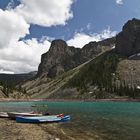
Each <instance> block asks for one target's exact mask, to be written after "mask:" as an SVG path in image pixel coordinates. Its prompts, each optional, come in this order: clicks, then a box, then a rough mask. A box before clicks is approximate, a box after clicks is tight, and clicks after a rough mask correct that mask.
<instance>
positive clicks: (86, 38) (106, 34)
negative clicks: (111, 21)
mask: <svg viewBox="0 0 140 140" xmlns="http://www.w3.org/2000/svg"><path fill="white" fill-rule="evenodd" d="M116 33H117V32H116V31H111V30H110V27H108V28H107V29H105V30H103V31H102V32H101V33H98V34H97V33H95V34H85V33H75V35H74V37H73V38H72V39H70V40H68V41H67V43H68V45H70V46H75V47H78V48H82V47H83V46H84V45H85V44H87V43H89V42H91V41H100V40H103V39H106V38H110V37H113V36H115V35H116Z"/></svg>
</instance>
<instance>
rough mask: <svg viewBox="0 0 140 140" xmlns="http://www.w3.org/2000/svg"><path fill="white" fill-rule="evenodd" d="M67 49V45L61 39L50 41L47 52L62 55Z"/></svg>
mask: <svg viewBox="0 0 140 140" xmlns="http://www.w3.org/2000/svg"><path fill="white" fill-rule="evenodd" d="M67 49H69V47H68V45H67V43H66V42H65V41H63V40H61V39H58V40H54V41H52V43H51V46H50V50H49V52H50V53H54V54H55V53H64V52H65V51H67Z"/></svg>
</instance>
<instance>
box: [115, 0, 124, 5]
mask: <svg viewBox="0 0 140 140" xmlns="http://www.w3.org/2000/svg"><path fill="white" fill-rule="evenodd" d="M116 3H117V4H119V5H123V4H124V0H116Z"/></svg>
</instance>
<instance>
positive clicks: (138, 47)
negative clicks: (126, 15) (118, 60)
mask: <svg viewBox="0 0 140 140" xmlns="http://www.w3.org/2000/svg"><path fill="white" fill-rule="evenodd" d="M115 51H116V53H119V54H121V55H124V56H127V57H129V56H131V55H134V54H137V53H140V20H137V19H132V20H129V21H128V22H127V23H126V24H125V25H124V26H123V29H122V32H120V33H119V34H118V35H117V37H116V48H115Z"/></svg>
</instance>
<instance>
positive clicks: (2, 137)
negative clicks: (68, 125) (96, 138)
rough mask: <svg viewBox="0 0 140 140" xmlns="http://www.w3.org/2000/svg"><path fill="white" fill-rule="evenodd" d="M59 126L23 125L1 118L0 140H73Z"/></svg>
mask: <svg viewBox="0 0 140 140" xmlns="http://www.w3.org/2000/svg"><path fill="white" fill-rule="evenodd" d="M58 125H59V124H55V123H54V124H22V123H16V122H15V121H14V120H9V119H5V118H0V140H71V139H72V138H70V137H68V136H66V134H65V133H64V131H63V130H61V129H58Z"/></svg>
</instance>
